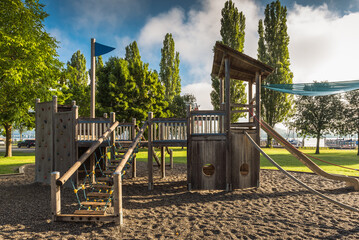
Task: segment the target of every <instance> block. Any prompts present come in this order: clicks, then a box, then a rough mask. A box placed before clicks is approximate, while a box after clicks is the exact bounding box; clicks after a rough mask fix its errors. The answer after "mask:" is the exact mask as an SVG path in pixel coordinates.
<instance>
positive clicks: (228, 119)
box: [224, 55, 232, 191]
mask: <svg viewBox="0 0 359 240" xmlns="http://www.w3.org/2000/svg"><path fill="white" fill-rule="evenodd" d="M224 67H225V88H226V89H225V93H226V99H225V109H226V115H225V116H226V117H225V130H226V135H227V143H226V191H230V190H231V171H232V168H231V96H230V94H231V93H230V86H231V84H230V83H231V80H230V61H229V57H228V55H227V56H225V59H224Z"/></svg>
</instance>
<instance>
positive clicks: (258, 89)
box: [256, 72, 262, 146]
mask: <svg viewBox="0 0 359 240" xmlns="http://www.w3.org/2000/svg"><path fill="white" fill-rule="evenodd" d="M261 84H262V83H261V74H260V73H259V72H256V118H257V121H256V129H257V136H256V143H257V144H258V146H260V141H261V139H260V132H261V131H260V127H261V125H260V123H259V121H260V119H261V102H260V97H261Z"/></svg>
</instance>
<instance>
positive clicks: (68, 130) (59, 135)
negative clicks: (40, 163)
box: [53, 111, 77, 183]
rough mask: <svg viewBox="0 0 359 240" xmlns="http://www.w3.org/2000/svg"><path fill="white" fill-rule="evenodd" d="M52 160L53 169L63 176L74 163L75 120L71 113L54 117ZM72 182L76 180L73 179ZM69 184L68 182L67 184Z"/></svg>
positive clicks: (63, 113)
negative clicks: (53, 161) (53, 163)
mask: <svg viewBox="0 0 359 240" xmlns="http://www.w3.org/2000/svg"><path fill="white" fill-rule="evenodd" d="M53 121H54V127H55V128H54V130H55V131H54V142H55V144H54V150H55V151H54V154H55V156H54V160H55V169H54V170H56V171H59V172H60V176H62V175H64V173H66V171H67V170H69V168H70V167H71V166H72V165H73V164H74V163H75V162H76V159H77V158H76V155H77V154H76V142H75V128H76V119H74V113H73V111H70V112H58V113H55V115H54V119H53ZM73 179H74V180H75V179H76V178H73ZM68 183H70V182H68Z"/></svg>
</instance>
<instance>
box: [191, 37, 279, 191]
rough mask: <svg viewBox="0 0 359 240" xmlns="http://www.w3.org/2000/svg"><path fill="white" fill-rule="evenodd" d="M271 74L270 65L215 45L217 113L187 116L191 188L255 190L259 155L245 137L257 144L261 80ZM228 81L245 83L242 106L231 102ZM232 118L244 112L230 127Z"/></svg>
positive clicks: (220, 45)
mask: <svg viewBox="0 0 359 240" xmlns="http://www.w3.org/2000/svg"><path fill="white" fill-rule="evenodd" d="M272 71H273V69H272V68H271V67H270V66H268V65H266V64H264V63H262V62H260V61H258V60H256V59H253V58H251V57H249V56H247V55H245V54H243V53H240V52H238V51H236V50H234V49H232V48H230V47H228V46H226V45H224V44H221V43H219V42H217V43H216V46H215V49H214V58H213V66H212V76H215V77H218V78H219V79H220V108H221V110H219V111H190V113H189V116H188V118H189V119H188V139H187V144H188V156H187V158H188V160H187V162H188V186H189V189H226V190H227V191H230V190H232V189H243V188H251V187H258V186H259V168H260V164H259V163H260V160H259V152H258V151H257V150H256V149H255V148H254V147H253V145H252V144H251V143H250V142H249V140H248V139H247V138H246V137H245V132H247V133H248V134H249V135H250V136H251V137H252V138H253V139H255V140H256V142H257V144H259V143H260V125H259V122H258V121H255V119H260V117H261V116H260V115H261V105H260V103H261V102H260V95H261V81H262V80H263V79H264V78H266V77H267V76H268V75H269V74H270V73H271V72H272ZM231 81H245V82H247V86H248V87H247V90H248V91H247V93H248V101H247V103H246V104H238V103H232V102H231V101H230V99H231V91H230V85H231ZM253 85H255V87H254V86H253ZM233 113H248V117H247V120H245V121H242V122H236V123H233V122H231V115H232V114H233Z"/></svg>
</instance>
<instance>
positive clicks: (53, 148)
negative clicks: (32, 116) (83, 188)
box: [46, 95, 57, 184]
mask: <svg viewBox="0 0 359 240" xmlns="http://www.w3.org/2000/svg"><path fill="white" fill-rule="evenodd" d="M52 109H53V111H52V114H51V118H52V119H51V123H52V130H51V131H52V132H51V134H52V142H51V143H48V144H49V145H50V144H52V156H51V161H52V165H51V171H55V170H56V169H55V166H56V164H55V154H56V153H55V140H56V139H55V114H56V113H57V96H55V95H54V96H52ZM50 149H51V148H50ZM46 175H47V174H46ZM47 177H48V178H49V177H50V176H48V175H47ZM46 182H47V184H48V180H46Z"/></svg>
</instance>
